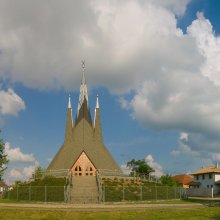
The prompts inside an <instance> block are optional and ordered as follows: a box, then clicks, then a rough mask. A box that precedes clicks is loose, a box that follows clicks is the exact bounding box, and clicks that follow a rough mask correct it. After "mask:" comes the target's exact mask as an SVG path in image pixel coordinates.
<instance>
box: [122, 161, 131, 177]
mask: <svg viewBox="0 0 220 220" xmlns="http://www.w3.org/2000/svg"><path fill="white" fill-rule="evenodd" d="M121 170H122V172H123V173H124V174H126V175H129V174H130V172H131V169H129V168H128V167H127V165H126V164H122V165H121Z"/></svg>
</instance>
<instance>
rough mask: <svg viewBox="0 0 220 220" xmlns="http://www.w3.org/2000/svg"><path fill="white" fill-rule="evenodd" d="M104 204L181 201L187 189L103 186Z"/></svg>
mask: <svg viewBox="0 0 220 220" xmlns="http://www.w3.org/2000/svg"><path fill="white" fill-rule="evenodd" d="M102 191H103V192H102V196H103V202H121V201H157V200H170V199H181V198H184V197H185V195H186V194H185V189H183V188H176V187H168V186H149V187H148V186H103V190H102Z"/></svg>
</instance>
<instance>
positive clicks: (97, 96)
mask: <svg viewBox="0 0 220 220" xmlns="http://www.w3.org/2000/svg"><path fill="white" fill-rule="evenodd" d="M95 108H99V95H98V94H97V95H96V106H95Z"/></svg>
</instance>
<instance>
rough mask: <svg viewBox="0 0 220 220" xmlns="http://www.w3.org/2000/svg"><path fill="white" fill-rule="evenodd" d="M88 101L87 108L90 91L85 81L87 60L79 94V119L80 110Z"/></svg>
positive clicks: (83, 69)
mask: <svg viewBox="0 0 220 220" xmlns="http://www.w3.org/2000/svg"><path fill="white" fill-rule="evenodd" d="M85 99H86V102H87V108H89V99H88V91H87V85H86V79H85V60H84V61H82V80H81V85H80V94H79V103H78V108H77V117H78V115H79V110H80V108H81V106H82V104H83V102H84V100H85Z"/></svg>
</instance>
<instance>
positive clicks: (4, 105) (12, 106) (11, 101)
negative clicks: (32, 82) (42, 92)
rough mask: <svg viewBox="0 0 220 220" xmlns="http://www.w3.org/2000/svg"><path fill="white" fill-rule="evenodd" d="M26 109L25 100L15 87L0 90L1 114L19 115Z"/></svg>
mask: <svg viewBox="0 0 220 220" xmlns="http://www.w3.org/2000/svg"><path fill="white" fill-rule="evenodd" d="M0 56H1V55H0ZM24 109H25V103H24V101H23V100H22V98H21V97H20V96H18V95H17V94H16V93H15V92H14V90H13V89H8V90H7V91H4V90H0V114H2V115H6V114H9V115H17V114H18V112H19V111H21V110H24Z"/></svg>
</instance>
